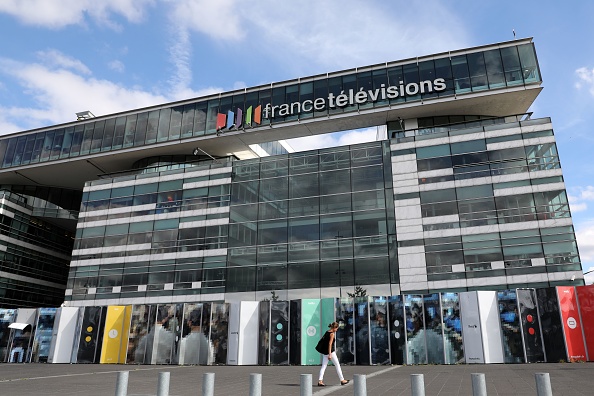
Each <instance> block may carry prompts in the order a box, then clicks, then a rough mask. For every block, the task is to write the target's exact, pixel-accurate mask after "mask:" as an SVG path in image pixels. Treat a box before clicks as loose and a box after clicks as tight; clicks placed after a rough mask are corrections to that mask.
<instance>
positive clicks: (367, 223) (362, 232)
mask: <svg viewBox="0 0 594 396" xmlns="http://www.w3.org/2000/svg"><path fill="white" fill-rule="evenodd" d="M353 233H354V236H355V237H364V236H374V235H385V234H387V228H386V214H385V212H384V211H383V210H375V211H368V212H358V213H354V214H353Z"/></svg>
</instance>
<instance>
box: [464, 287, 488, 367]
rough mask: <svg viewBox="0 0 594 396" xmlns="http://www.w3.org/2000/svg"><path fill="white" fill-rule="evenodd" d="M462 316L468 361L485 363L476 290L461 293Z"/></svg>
mask: <svg viewBox="0 0 594 396" xmlns="http://www.w3.org/2000/svg"><path fill="white" fill-rule="evenodd" d="M460 316H461V322H462V343H463V345H464V358H465V359H466V363H485V357H484V355H483V341H482V336H481V320H480V315H479V307H478V299H477V294H476V292H474V291H472V292H462V293H460Z"/></svg>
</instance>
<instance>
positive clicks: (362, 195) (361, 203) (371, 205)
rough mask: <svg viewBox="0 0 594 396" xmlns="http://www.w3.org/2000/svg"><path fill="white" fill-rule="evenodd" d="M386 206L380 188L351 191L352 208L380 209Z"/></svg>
mask: <svg viewBox="0 0 594 396" xmlns="http://www.w3.org/2000/svg"><path fill="white" fill-rule="evenodd" d="M385 206H386V201H385V196H384V193H383V191H382V190H375V191H364V192H358V193H353V210H370V209H380V208H384V207H385Z"/></svg>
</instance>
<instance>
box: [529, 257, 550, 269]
mask: <svg viewBox="0 0 594 396" xmlns="http://www.w3.org/2000/svg"><path fill="white" fill-rule="evenodd" d="M530 261H531V262H532V266H533V267H540V266H542V265H546V262H545V259H544V257H539V258H533V259H531V260H530Z"/></svg>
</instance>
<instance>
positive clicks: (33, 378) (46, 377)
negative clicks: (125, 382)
mask: <svg viewBox="0 0 594 396" xmlns="http://www.w3.org/2000/svg"><path fill="white" fill-rule="evenodd" d="M186 367H191V366H177V367H176V366H168V368H186ZM153 370H163V367H155V368H142V369H141V368H136V369H132V370H114V371H94V372H92V373H79V374H61V375H47V376H43V377H24V378H11V379H3V380H0V383H2V382H14V381H29V380H40V379H48V378H62V377H64V378H65V377H78V376H85V375H95V374H113V373H119V372H121V371H153Z"/></svg>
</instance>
